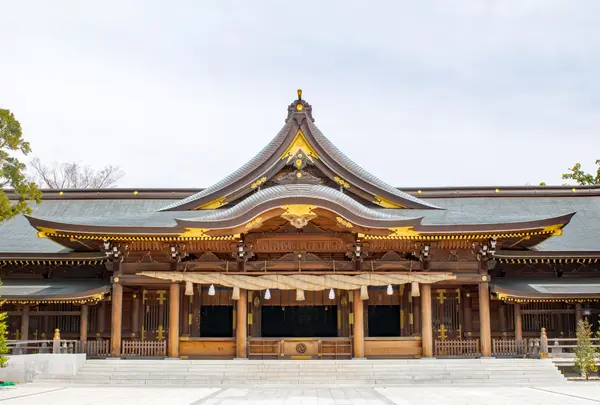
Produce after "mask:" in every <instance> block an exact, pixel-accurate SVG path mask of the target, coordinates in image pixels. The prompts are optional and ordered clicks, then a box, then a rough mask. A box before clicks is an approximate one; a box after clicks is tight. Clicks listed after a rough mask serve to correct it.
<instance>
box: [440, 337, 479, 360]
mask: <svg viewBox="0 0 600 405" xmlns="http://www.w3.org/2000/svg"><path fill="white" fill-rule="evenodd" d="M434 356H435V357H481V350H480V348H479V339H468V340H436V341H435V351H434Z"/></svg>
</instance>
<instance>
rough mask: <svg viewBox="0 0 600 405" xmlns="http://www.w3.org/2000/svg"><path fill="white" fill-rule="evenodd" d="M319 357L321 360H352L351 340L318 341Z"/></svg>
mask: <svg viewBox="0 0 600 405" xmlns="http://www.w3.org/2000/svg"><path fill="white" fill-rule="evenodd" d="M319 356H320V357H321V358H322V359H336V360H337V359H350V358H352V339H350V338H347V339H344V338H340V339H333V340H320V341H319Z"/></svg>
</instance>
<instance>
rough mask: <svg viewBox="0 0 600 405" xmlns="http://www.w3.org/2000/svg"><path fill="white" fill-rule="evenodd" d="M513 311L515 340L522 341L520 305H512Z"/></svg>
mask: <svg viewBox="0 0 600 405" xmlns="http://www.w3.org/2000/svg"><path fill="white" fill-rule="evenodd" d="M514 306H515V307H514V311H515V340H517V341H518V340H523V318H522V317H521V304H519V303H515V304H514Z"/></svg>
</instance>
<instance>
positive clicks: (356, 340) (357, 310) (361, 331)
mask: <svg viewBox="0 0 600 405" xmlns="http://www.w3.org/2000/svg"><path fill="white" fill-rule="evenodd" d="M352 293H353V294H354V296H353V297H352V298H353V299H352V305H353V308H352V310H353V312H354V315H353V319H354V325H353V335H354V337H353V339H352V343H353V346H354V358H356V359H362V358H363V357H365V318H364V317H365V315H364V311H365V303H364V301H363V300H361V299H360V290H354V291H352Z"/></svg>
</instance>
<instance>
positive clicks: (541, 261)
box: [496, 257, 598, 264]
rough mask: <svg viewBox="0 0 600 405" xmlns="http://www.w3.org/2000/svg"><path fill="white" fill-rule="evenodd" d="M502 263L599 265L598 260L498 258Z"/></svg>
mask: <svg viewBox="0 0 600 405" xmlns="http://www.w3.org/2000/svg"><path fill="white" fill-rule="evenodd" d="M496 260H498V261H499V262H500V263H510V264H521V263H522V264H534V263H535V264H549V263H552V264H555V263H577V264H585V263H598V259H597V258H569V257H562V258H543V257H542V258H514V259H508V258H502V257H501V258H497V259H496Z"/></svg>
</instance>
